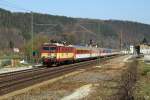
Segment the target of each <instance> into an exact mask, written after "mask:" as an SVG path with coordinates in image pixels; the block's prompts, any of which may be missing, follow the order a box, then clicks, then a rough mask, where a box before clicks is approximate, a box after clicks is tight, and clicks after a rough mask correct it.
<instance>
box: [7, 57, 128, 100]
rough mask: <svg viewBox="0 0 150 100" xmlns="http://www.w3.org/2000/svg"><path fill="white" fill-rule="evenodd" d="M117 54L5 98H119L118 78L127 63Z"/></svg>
mask: <svg viewBox="0 0 150 100" xmlns="http://www.w3.org/2000/svg"><path fill="white" fill-rule="evenodd" d="M128 57H129V56H121V57H117V58H114V59H110V60H107V61H105V62H103V63H101V64H100V65H97V66H92V67H91V68H87V69H80V70H84V71H83V72H82V73H78V74H76V75H73V76H68V77H66V78H64V79H61V80H59V81H57V82H54V83H51V84H49V85H46V86H42V87H39V88H37V89H34V90H31V91H29V92H28V93H24V94H20V95H17V96H14V97H10V98H9V100H121V99H120V98H121V96H122V95H120V94H121V93H123V92H124V91H120V88H121V85H122V84H120V81H121V78H122V74H123V73H124V72H125V71H126V69H127V66H125V65H126V63H127V62H124V61H123V60H124V59H126V58H128ZM68 98H69V99H68Z"/></svg>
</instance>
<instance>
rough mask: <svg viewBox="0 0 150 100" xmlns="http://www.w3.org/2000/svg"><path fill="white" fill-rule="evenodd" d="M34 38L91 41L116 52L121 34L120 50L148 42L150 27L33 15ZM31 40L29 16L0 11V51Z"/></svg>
mask: <svg viewBox="0 0 150 100" xmlns="http://www.w3.org/2000/svg"><path fill="white" fill-rule="evenodd" d="M33 23H34V25H33V27H34V29H33V30H34V35H33V36H34V37H36V36H37V35H40V36H47V37H48V38H49V40H50V39H55V40H60V41H67V42H68V43H71V44H81V45H82V44H87V43H89V41H90V40H91V39H92V40H93V41H95V42H96V43H98V45H99V46H101V47H111V48H119V41H120V37H121V35H120V33H122V41H123V47H127V46H128V45H129V44H135V43H140V41H141V40H142V39H143V38H144V37H146V39H147V40H150V25H147V24H142V23H137V22H129V21H117V20H95V19H80V18H70V17H65V16H53V15H48V14H39V13H33ZM30 39H31V14H30V13H17V12H10V11H7V10H4V9H0V49H1V50H2V49H4V48H9V47H10V43H13V45H14V46H15V47H21V46H22V45H23V44H26V43H27V42H28V41H29V40H30Z"/></svg>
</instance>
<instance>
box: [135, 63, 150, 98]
mask: <svg viewBox="0 0 150 100" xmlns="http://www.w3.org/2000/svg"><path fill="white" fill-rule="evenodd" d="M138 73H139V75H140V79H139V80H138V81H137V83H136V86H135V91H134V98H135V100H150V65H149V64H146V63H144V62H139V66H138Z"/></svg>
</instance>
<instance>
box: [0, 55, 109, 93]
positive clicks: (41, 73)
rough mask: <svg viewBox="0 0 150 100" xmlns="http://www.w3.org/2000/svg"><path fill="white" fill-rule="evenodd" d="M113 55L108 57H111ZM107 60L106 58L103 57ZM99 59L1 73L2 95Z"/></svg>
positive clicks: (94, 62) (0, 88)
mask: <svg viewBox="0 0 150 100" xmlns="http://www.w3.org/2000/svg"><path fill="white" fill-rule="evenodd" d="M110 58H112V57H108V58H107V59H110ZM102 60H106V59H101V61H102ZM99 61H100V60H99V59H96V60H90V61H85V62H80V63H75V64H69V65H63V66H59V67H52V68H35V69H28V70H22V71H16V72H11V73H5V74H0V95H4V94H7V93H10V92H12V91H15V90H19V89H22V88H25V87H28V86H31V85H34V84H36V83H40V82H42V81H46V80H49V79H52V78H54V77H58V76H61V75H63V74H66V73H69V72H72V71H75V70H77V69H79V68H83V67H88V66H91V65H96V64H97V63H99Z"/></svg>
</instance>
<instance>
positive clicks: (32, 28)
mask: <svg viewBox="0 0 150 100" xmlns="http://www.w3.org/2000/svg"><path fill="white" fill-rule="evenodd" d="M33 20H34V19H33V12H31V41H32V47H31V56H30V60H31V61H33V58H32V53H33V34H34V26H33V25H34V23H33Z"/></svg>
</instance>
